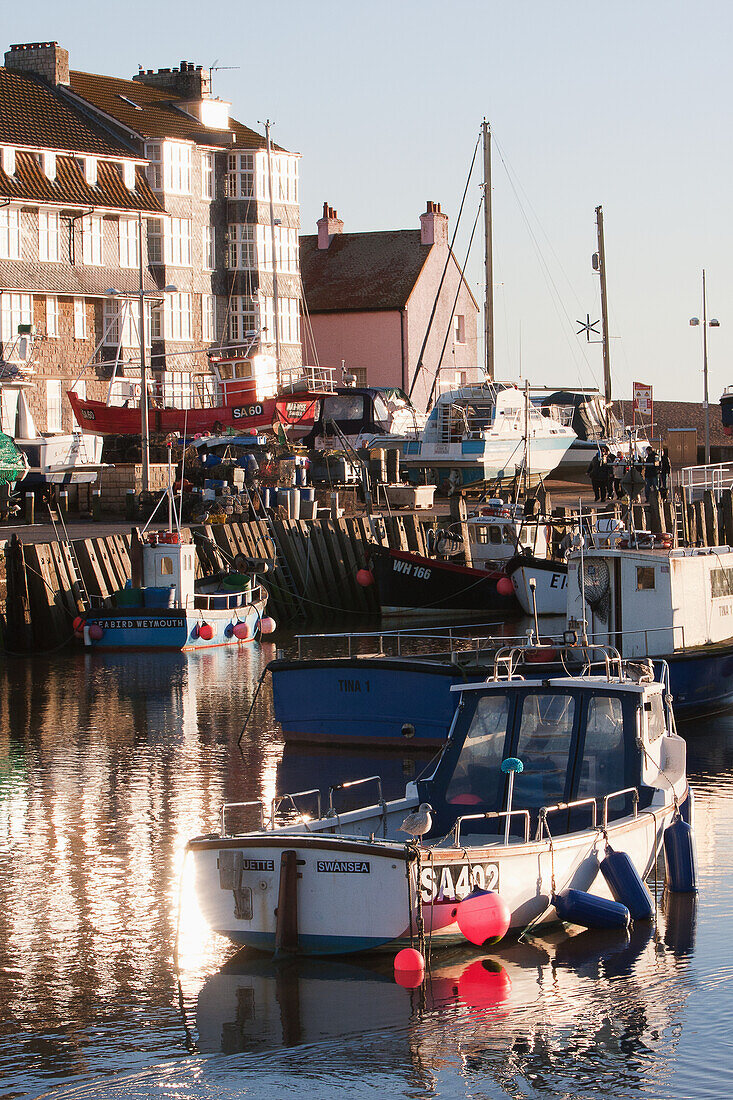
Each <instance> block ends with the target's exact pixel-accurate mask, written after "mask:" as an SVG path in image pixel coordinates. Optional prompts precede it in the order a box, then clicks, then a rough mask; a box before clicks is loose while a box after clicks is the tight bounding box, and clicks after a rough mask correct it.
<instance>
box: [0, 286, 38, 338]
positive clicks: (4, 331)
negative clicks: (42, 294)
mask: <svg viewBox="0 0 733 1100" xmlns="http://www.w3.org/2000/svg"><path fill="white" fill-rule="evenodd" d="M32 324H33V298H32V296H31V295H30V294H11V293H8V292H7V291H4V292H3V293H2V294H0V340H2V341H3V343H8V342H10V341H11V340H14V339H15V338H16V336H17V335H18V326H19V325H32Z"/></svg>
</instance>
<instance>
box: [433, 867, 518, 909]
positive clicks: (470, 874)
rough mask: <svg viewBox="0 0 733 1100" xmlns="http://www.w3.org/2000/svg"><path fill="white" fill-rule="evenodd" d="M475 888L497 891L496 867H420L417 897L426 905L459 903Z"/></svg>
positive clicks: (497, 876) (497, 872) (497, 871)
mask: <svg viewBox="0 0 733 1100" xmlns="http://www.w3.org/2000/svg"><path fill="white" fill-rule="evenodd" d="M474 886H478V887H479V888H480V889H482V890H498V889H499V864H498V863H450V864H446V865H445V866H443V867H441V866H440V865H438V866H437V867H423V868H422V871H421V872H420V897H421V899H422V901H423V903H424V904H425V905H432V903H433V902H440V901H462V900H463V898H465V897H468V895H469V894H470V893H471V891H472V890H473V888H474Z"/></svg>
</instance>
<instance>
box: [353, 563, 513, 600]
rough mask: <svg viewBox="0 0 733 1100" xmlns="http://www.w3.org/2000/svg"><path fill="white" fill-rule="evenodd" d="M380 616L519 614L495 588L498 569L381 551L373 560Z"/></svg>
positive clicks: (501, 573)
mask: <svg viewBox="0 0 733 1100" xmlns="http://www.w3.org/2000/svg"><path fill="white" fill-rule="evenodd" d="M372 572H373V573H374V577H375V580H376V582H377V589H378V591H379V600H380V603H381V606H382V613H383V614H393V613H395V612H399V611H403V610H405V609H409V610H410V611H420V612H424V613H425V614H426V615H431V616H434V615H435V613H436V611H438V612H443V611H447V612H452V611H476V612H480V613H482V614H483V613H484V612H486V611H512V610H513V611H518V610H519V609H518V606H517V601H516V597H515V596H514V592H513V591H511V592H509V593H507V594H506V595H504V594H502V593H501V592H499V590H498V587H497V586H498V584H499V582H500V581H501V580H502V579H505V577H506V574H505V573H504V571H503V570H500V569H492V570H486V569H471V568H469V567H468V566H465V565H456V564H455V563H453V562H448V561H438V560H436V559H435V558H426V557H422V556H421V555H420V554H414V553H411V552H409V551H405V550H382V551H380V552H378V553H375V554H374V557H373V559H372Z"/></svg>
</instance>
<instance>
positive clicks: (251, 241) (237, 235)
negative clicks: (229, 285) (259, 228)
mask: <svg viewBox="0 0 733 1100" xmlns="http://www.w3.org/2000/svg"><path fill="white" fill-rule="evenodd" d="M229 267H231V268H234V269H236V270H238V271H254V270H255V269H256V267H257V249H256V247H255V226H254V225H242V224H237V225H230V226H229Z"/></svg>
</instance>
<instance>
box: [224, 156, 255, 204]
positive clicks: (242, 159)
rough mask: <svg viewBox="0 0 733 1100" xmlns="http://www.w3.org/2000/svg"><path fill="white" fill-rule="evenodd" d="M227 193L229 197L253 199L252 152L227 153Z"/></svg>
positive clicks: (253, 173) (253, 163)
mask: <svg viewBox="0 0 733 1100" xmlns="http://www.w3.org/2000/svg"><path fill="white" fill-rule="evenodd" d="M227 195H228V196H229V198H230V199H253V198H254V197H255V154H254V153H229V154H228V157H227Z"/></svg>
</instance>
